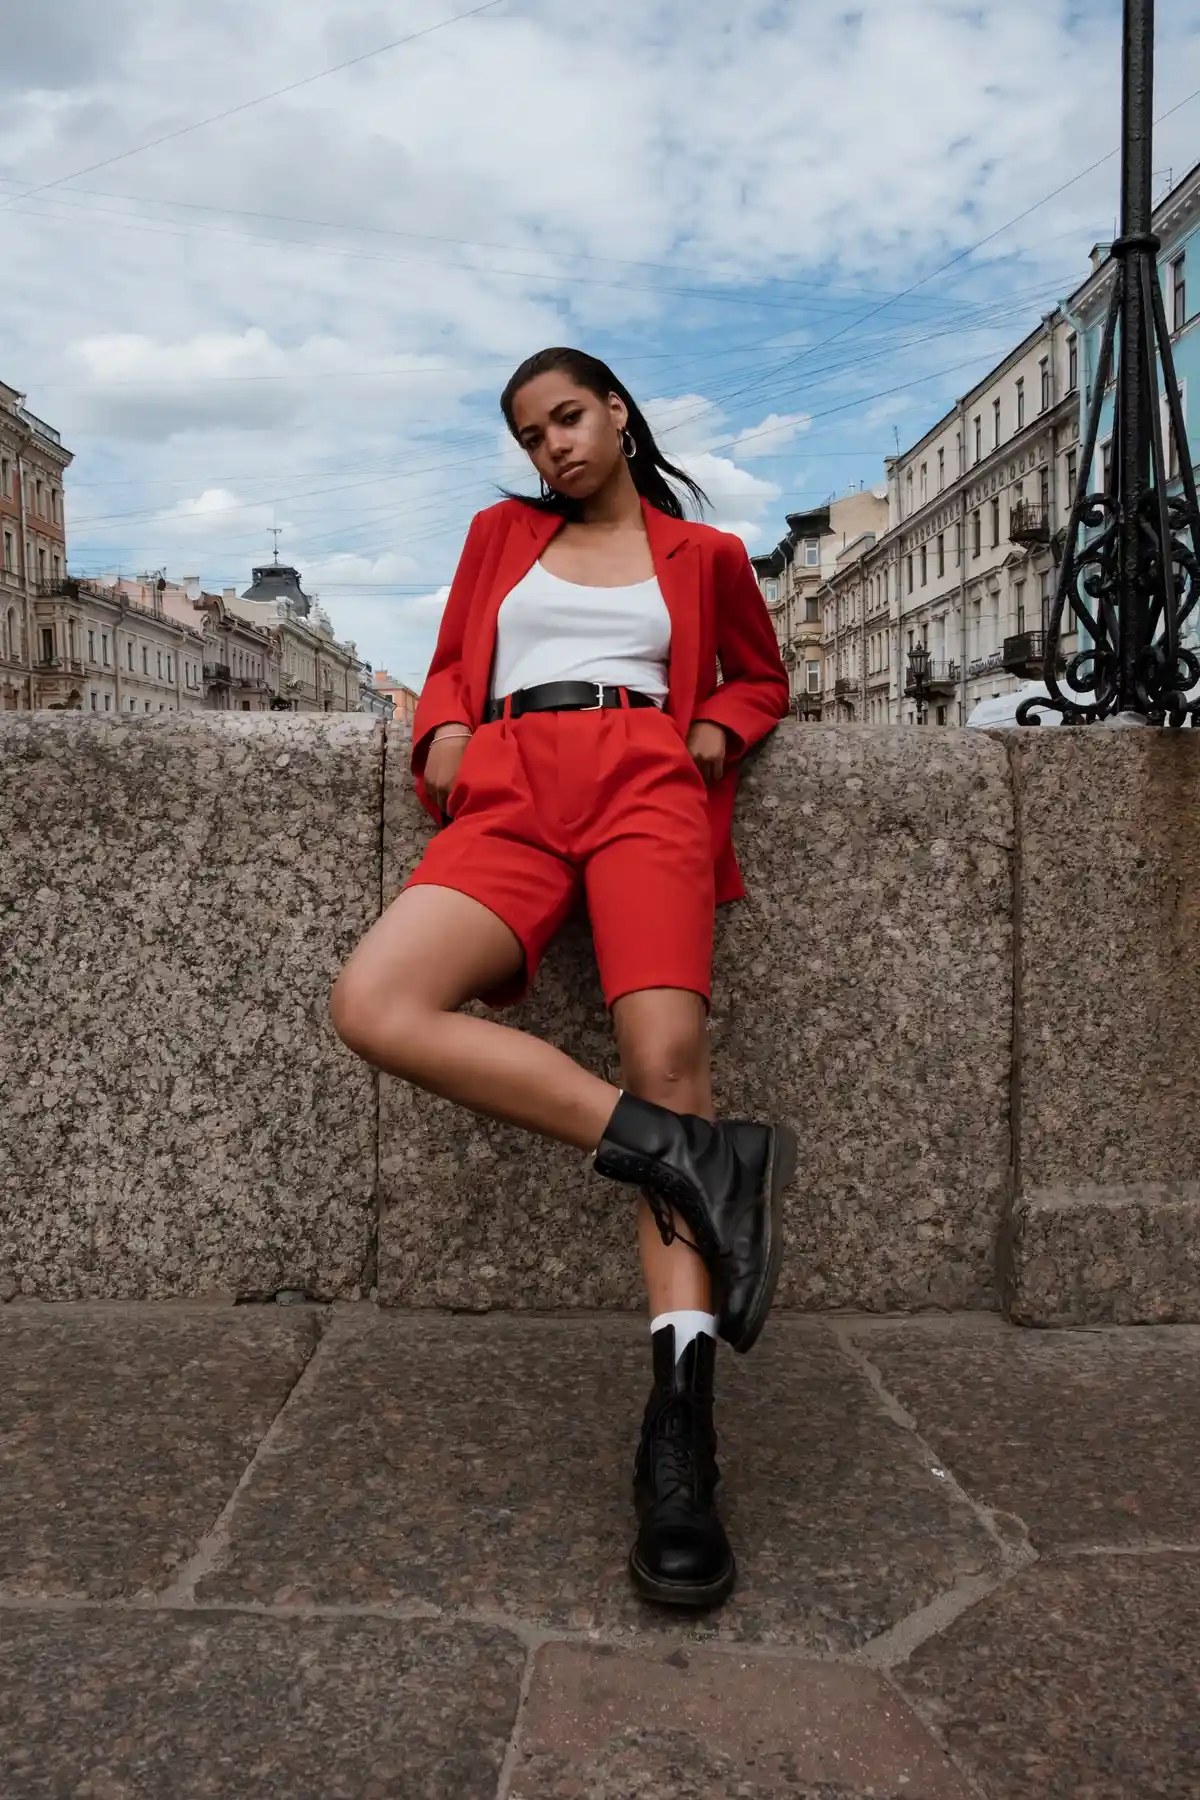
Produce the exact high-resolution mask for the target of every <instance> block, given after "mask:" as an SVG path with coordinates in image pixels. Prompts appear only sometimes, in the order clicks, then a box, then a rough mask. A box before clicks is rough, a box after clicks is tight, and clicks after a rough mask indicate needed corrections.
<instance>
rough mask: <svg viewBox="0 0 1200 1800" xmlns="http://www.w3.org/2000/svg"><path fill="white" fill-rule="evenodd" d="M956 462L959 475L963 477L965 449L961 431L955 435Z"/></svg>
mask: <svg viewBox="0 0 1200 1800" xmlns="http://www.w3.org/2000/svg"><path fill="white" fill-rule="evenodd" d="M954 460H955V462H956V463H957V464H958V473H959V474H960V475H961V474H962V472H963V449H962V432H961V431H956V432H955V434H954Z"/></svg>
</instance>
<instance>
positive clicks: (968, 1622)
mask: <svg viewBox="0 0 1200 1800" xmlns="http://www.w3.org/2000/svg"><path fill="white" fill-rule="evenodd" d="M1198 1646H1200V1558H1198V1557H1195V1556H1180V1555H1161V1556H1098V1557H1091V1556H1089V1557H1071V1558H1068V1559H1063V1560H1059V1561H1056V1562H1048V1563H1042V1564H1038V1565H1036V1566H1034V1567H1033V1568H1031V1569H1028V1570H1026V1571H1025V1572H1024V1573H1023V1574H1022V1575H1021V1576H1019V1577H1018V1578H1017V1580H1016V1581H1014V1582H1013V1583H1012V1585H1011V1586H1009V1587H1006V1588H1004V1589H1002V1590H1000V1591H999V1592H997V1593H995V1594H993V1595H991V1596H990V1597H989V1598H988V1599H986V1600H984V1601H982V1602H981V1603H980V1604H979V1605H978V1606H976V1607H974V1608H972V1610H971V1611H970V1612H968V1613H965V1614H964V1615H963V1616H962V1617H961V1618H960V1619H959V1620H958V1621H957V1622H956V1623H955V1624H954V1625H953V1626H951V1628H950V1629H949V1631H947V1632H946V1633H945V1634H944V1635H943V1636H941V1637H938V1638H934V1639H931V1640H930V1641H929V1642H928V1643H926V1644H925V1645H923V1646H922V1648H921V1649H920V1650H919V1651H918V1652H917V1654H916V1655H915V1657H914V1658H913V1660H912V1661H911V1662H910V1663H909V1664H907V1665H906V1666H905V1667H903V1668H901V1669H899V1670H897V1671H896V1677H897V1680H898V1681H899V1683H900V1685H901V1687H902V1688H903V1689H904V1690H905V1691H906V1692H907V1693H908V1694H909V1695H910V1696H911V1697H912V1698H913V1699H914V1700H915V1701H916V1702H917V1703H918V1704H919V1706H920V1707H921V1710H922V1711H923V1712H924V1713H925V1715H926V1716H927V1718H928V1719H929V1720H930V1722H931V1723H933V1724H934V1725H936V1727H937V1728H938V1729H939V1730H940V1732H941V1733H942V1735H943V1737H944V1738H945V1739H946V1741H947V1742H948V1744H949V1746H950V1748H951V1750H952V1751H953V1752H954V1753H955V1755H956V1757H957V1758H958V1760H959V1761H961V1763H962V1764H963V1766H964V1767H966V1768H968V1769H970V1770H973V1771H974V1772H975V1774H976V1775H977V1777H978V1779H979V1784H980V1786H981V1788H982V1790H983V1791H984V1792H985V1793H986V1794H987V1795H989V1796H990V1797H994V1800H1196V1795H1197V1794H1200V1649H1198Z"/></svg>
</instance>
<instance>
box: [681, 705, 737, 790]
mask: <svg viewBox="0 0 1200 1800" xmlns="http://www.w3.org/2000/svg"><path fill="white" fill-rule="evenodd" d="M687 747H688V751H689V753H690V755H691V758H692V761H693V762H694V763H695V765H696V767H697V768H698V769H699V771H700V773H701V774H702V775H703V777H704V779H705V781H706V782H707V783H708V785H709V787H713V786H714V785H715V783H717V782H718V781H720V779H721V777H722V775H723V774H724V773H725V753H726V751H727V749H728V748H729V745H728V741H727V739H726V737H725V727H724V726H723V725H713V724H711V723H710V721H709V720H708V719H697V721H696V723H695V724H694V725H693V726H692V729H691V730H690V731H689V732H688V734H687Z"/></svg>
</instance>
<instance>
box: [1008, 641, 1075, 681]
mask: <svg viewBox="0 0 1200 1800" xmlns="http://www.w3.org/2000/svg"><path fill="white" fill-rule="evenodd" d="M1045 645H1046V636H1045V633H1044V632H1041V631H1019V632H1017V634H1016V636H1015V637H1006V638H1005V640H1004V651H1003V656H1004V669H1005V673H1006V674H1008V675H1024V676H1027V677H1028V678H1029V679H1030V680H1033V681H1040V680H1041V678H1042V675H1043V673H1044V670H1045ZM1063 666H1064V665H1063V659H1062V657H1060V658H1059V661H1058V670H1059V673H1060V674H1061V672H1062V669H1063Z"/></svg>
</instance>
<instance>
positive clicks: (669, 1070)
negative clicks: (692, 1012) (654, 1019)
mask: <svg viewBox="0 0 1200 1800" xmlns="http://www.w3.org/2000/svg"><path fill="white" fill-rule="evenodd" d="M621 1070H622V1076H623V1079H624V1083H625V1086H626V1087H627V1088H628V1090H629V1092H630V1093H631V1094H637V1095H639V1096H640V1097H641V1098H642V1099H643V1100H653V1101H654V1102H655V1103H656V1104H657V1105H660V1106H671V1105H672V1102H673V1100H674V1099H675V1098H676V1097H678V1098H680V1099H681V1100H683V1101H685V1102H686V1104H685V1105H684V1106H682V1107H679V1108H676V1109H675V1110H681V1111H690V1110H691V1109H692V1107H693V1106H694V1105H695V1104H696V1103H697V1097H698V1096H699V1097H702V1096H703V1095H704V1094H706V1093H707V1088H708V1079H709V1072H708V1033H707V1031H706V1029H705V1027H704V1024H703V1022H702V1021H699V1020H697V1021H671V1022H669V1023H664V1024H663V1025H662V1026H658V1027H654V1026H652V1027H650V1028H649V1029H645V1028H643V1029H641V1030H639V1031H637V1032H636V1033H634V1034H630V1035H627V1036H626V1037H625V1038H624V1040H623V1041H622V1043H621Z"/></svg>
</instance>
